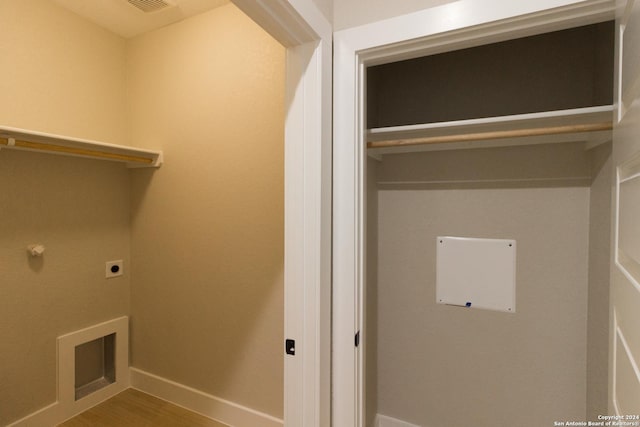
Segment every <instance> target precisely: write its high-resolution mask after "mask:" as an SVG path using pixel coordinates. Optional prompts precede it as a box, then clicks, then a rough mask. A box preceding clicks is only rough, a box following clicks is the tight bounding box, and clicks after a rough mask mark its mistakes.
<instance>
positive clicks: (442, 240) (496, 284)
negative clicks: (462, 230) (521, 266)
mask: <svg viewBox="0 0 640 427" xmlns="http://www.w3.org/2000/svg"><path fill="white" fill-rule="evenodd" d="M436 245H437V248H438V249H437V261H436V302H437V303H438V304H449V305H456V306H462V307H470V308H483V309H486V310H496V311H504V312H507V313H515V311H516V241H515V240H508V239H477V238H470V237H438V238H437V240H436Z"/></svg>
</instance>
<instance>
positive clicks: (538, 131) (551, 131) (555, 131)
mask: <svg viewBox="0 0 640 427" xmlns="http://www.w3.org/2000/svg"><path fill="white" fill-rule="evenodd" d="M612 128H613V125H612V123H611V122H602V123H588V124H578V125H566V126H551V127H545V128H533V129H515V130H501V131H490V132H477V133H466V134H457V135H441V136H427V137H420V138H407V139H393V140H388V141H369V142H367V148H384V147H403V146H411V145H426V144H441V143H446V142H471V141H486V140H491V139H504V138H522V137H527V136H544V135H560V134H566V133H582V132H597V131H605V130H611V129H612Z"/></svg>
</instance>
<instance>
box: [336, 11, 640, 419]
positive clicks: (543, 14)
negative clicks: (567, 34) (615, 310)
mask: <svg viewBox="0 0 640 427" xmlns="http://www.w3.org/2000/svg"><path fill="white" fill-rule="evenodd" d="M614 8H615V7H614V1H613V0H588V1H575V0H574V1H571V0H539V1H536V2H519V1H511V0H461V1H458V2H455V3H450V4H445V5H442V6H439V7H434V8H431V9H426V10H423V11H420V12H417V13H412V14H409V15H405V16H400V17H397V18H392V19H388V20H384V21H380V22H376V23H373V24H369V25H364V26H361V27H356V28H351V29H347V30H343V31H339V32H336V33H335V34H334V86H333V88H334V120H333V130H334V133H333V145H334V151H333V171H334V172H333V188H334V196H333V248H334V249H333V306H332V308H333V314H332V316H333V329H332V331H333V332H332V341H333V344H332V345H333V349H332V355H333V356H332V423H331V425H332V426H333V427H352V426H353V427H363V426H364V422H365V420H364V413H365V410H364V402H365V398H364V390H365V386H364V381H365V378H364V375H363V373H364V372H365V366H364V352H365V351H366V350H365V349H364V347H363V346H362V345H361V346H360V347H358V348H356V347H355V345H354V335H355V334H356V333H357V332H358V331H360V333H361V337H362V338H361V340H360V342H361V343H364V344H365V345H366V333H367V331H366V325H365V324H364V318H365V313H364V308H365V305H366V304H365V303H364V302H365V301H366V295H365V286H364V283H366V277H365V274H364V272H365V271H366V269H365V265H364V262H365V261H364V260H365V258H366V254H365V250H364V248H365V246H364V243H365V242H364V240H365V234H364V231H363V230H364V229H365V228H364V227H365V222H366V212H365V210H364V206H366V200H365V194H366V191H365V188H364V185H365V178H364V177H365V176H366V171H365V165H366V162H365V159H366V152H365V141H364V123H365V120H364V118H365V111H364V105H365V103H364V98H365V96H366V94H365V92H364V88H365V72H364V71H365V67H366V66H368V65H376V64H382V63H387V62H393V61H398V60H403V59H408V58H414V57H418V56H424V55H427V54H434V53H438V52H444V51H448V50H453V49H460V48H466V47H471V46H475V45H480V44H486V43H492V42H497V41H501V40H506V39H512V38H516V37H523V36H527V35H532V34H538V33H543V32H549V31H554V30H559V29H563V28H569V27H574V26H578V25H586V24H589V23H594V22H600V21H603V20H606V19H611V18H612V17H613V11H614ZM639 171H640V169H639ZM638 259H639V260H640V258H638ZM636 335H638V334H636ZM638 336H640V335H638ZM638 354H640V353H638Z"/></svg>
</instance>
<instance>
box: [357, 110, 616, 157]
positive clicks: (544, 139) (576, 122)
mask: <svg viewBox="0 0 640 427" xmlns="http://www.w3.org/2000/svg"><path fill="white" fill-rule="evenodd" d="M612 118H613V106H611V105H605V106H599V107H587V108H576V109H570V110H559V111H545V112H542V113H530V114H517V115H510V116H500V117H488V118H482V119H470V120H458V121H451V122H438V123H428V124H419V125H409V126H394V127H385V128H374V129H369V130H368V131H367V149H368V150H367V152H368V153H369V155H371V156H373V157H377V156H379V155H381V154H392V153H407V152H416V151H433V150H451V149H462V148H482V147H503V146H513V145H532V144H549V143H561V142H584V143H585V147H586V148H587V149H588V148H592V147H595V146H597V145H599V144H602V143H604V142H607V141H610V140H611V128H612Z"/></svg>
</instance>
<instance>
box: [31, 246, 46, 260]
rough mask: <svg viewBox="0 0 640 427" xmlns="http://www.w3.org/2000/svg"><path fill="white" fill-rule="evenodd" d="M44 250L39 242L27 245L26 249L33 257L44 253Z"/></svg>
mask: <svg viewBox="0 0 640 427" xmlns="http://www.w3.org/2000/svg"><path fill="white" fill-rule="evenodd" d="M44 250H45V247H44V245H43V244H41V243H34V244H32V245H29V246H27V251H29V254H30V255H31V256H33V257H36V256H42V254H43V253H44Z"/></svg>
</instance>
